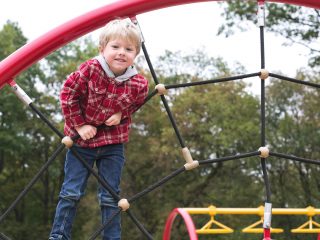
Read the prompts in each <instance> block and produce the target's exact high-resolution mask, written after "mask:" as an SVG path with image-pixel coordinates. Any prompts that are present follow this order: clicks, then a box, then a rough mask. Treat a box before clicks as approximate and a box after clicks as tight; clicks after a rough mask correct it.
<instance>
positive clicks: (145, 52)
mask: <svg viewBox="0 0 320 240" xmlns="http://www.w3.org/2000/svg"><path fill="white" fill-rule="evenodd" d="M141 45H142V51H143V53H144V56H145V58H146V60H147V63H148V67H149V69H150V72H151V75H152V78H153V80H154V82H155V83H156V84H159V81H158V78H157V75H156V72H155V71H154V68H153V66H152V63H151V61H150V58H149V54H148V51H147V48H146V46H145V44H144V42H142V44H141ZM161 100H162V102H163V104H164V106H165V108H166V111H167V114H168V116H169V119H170V122H171V124H172V127H173V129H174V131H175V133H176V135H177V138H178V140H179V143H180V146H181V147H182V148H184V147H185V144H184V141H183V139H182V136H181V134H180V132H179V130H178V127H177V124H176V122H175V119H174V117H173V114H172V113H171V110H170V107H169V105H168V102H167V100H166V98H165V97H164V96H163V95H161Z"/></svg>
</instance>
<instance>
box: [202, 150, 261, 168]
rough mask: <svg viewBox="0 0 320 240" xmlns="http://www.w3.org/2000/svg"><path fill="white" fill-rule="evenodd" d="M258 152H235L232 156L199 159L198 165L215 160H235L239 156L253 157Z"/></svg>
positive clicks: (215, 161) (258, 153) (257, 154)
mask: <svg viewBox="0 0 320 240" xmlns="http://www.w3.org/2000/svg"><path fill="white" fill-rule="evenodd" d="M259 155H260V152H259V151H255V152H249V153H243V154H237V155H234V156H228V157H221V158H211V159H207V160H200V161H199V165H204V164H209V163H217V162H225V161H230V160H236V159H240V158H247V157H253V156H259Z"/></svg>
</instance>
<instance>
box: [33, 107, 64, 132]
mask: <svg viewBox="0 0 320 240" xmlns="http://www.w3.org/2000/svg"><path fill="white" fill-rule="evenodd" d="M29 107H30V108H31V109H32V110H33V111H34V112H35V113H36V114H37V115H38V116H39V117H40V118H41V119H42V120H43V121H44V122H45V123H46V124H47V125H48V126H49V127H50V128H51V129H52V130H53V131H54V132H55V133H56V134H57V135H58V136H59V137H60V138H63V137H64V135H63V134H62V133H61V132H60V131H59V130H58V129H57V128H56V127H55V126H54V125H53V124H52V123H51V122H50V121H49V120H48V119H47V118H46V117H45V116H44V115H43V114H42V113H41V112H40V110H39V109H37V108H36V106H34V104H33V103H30V104H29Z"/></svg>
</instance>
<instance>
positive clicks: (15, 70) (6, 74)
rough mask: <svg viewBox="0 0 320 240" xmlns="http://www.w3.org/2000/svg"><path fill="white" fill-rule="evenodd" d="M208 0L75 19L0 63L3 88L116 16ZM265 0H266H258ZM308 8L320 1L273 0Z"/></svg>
mask: <svg viewBox="0 0 320 240" xmlns="http://www.w3.org/2000/svg"><path fill="white" fill-rule="evenodd" d="M206 1H209V0H183V1H182V0H159V1H150V0H119V1H118V2H114V3H111V4H108V5H106V6H104V7H101V8H98V9H95V10H93V11H90V12H88V13H86V14H84V15H81V16H79V17H77V18H74V19H73V20H71V21H68V22H66V23H65V24H62V25H61V26H59V27H57V28H54V29H53V30H51V31H49V32H47V33H46V34H44V35H42V36H41V37H39V38H37V39H36V40H34V41H32V42H30V43H28V44H26V45H25V46H23V47H21V48H20V49H18V50H17V51H15V52H14V53H12V54H11V55H10V56H8V57H7V58H5V59H4V60H3V61H1V62H0V88H1V87H2V86H3V85H4V84H6V83H9V82H10V81H11V80H12V79H13V78H14V77H15V76H17V75H18V74H20V73H21V72H22V71H23V70H25V69H27V68H28V67H30V66H31V65H32V64H33V63H35V62H37V61H39V60H40V59H42V58H44V57H46V56H47V55H49V54H50V53H51V52H53V51H54V50H56V49H58V48H60V47H62V46H64V45H65V44H67V43H69V42H71V41H73V40H75V39H77V38H79V37H81V36H83V35H85V34H86V33H89V32H91V31H94V30H95V29H97V28H99V27H102V26H104V25H105V24H106V23H107V22H109V21H110V20H112V19H114V18H117V17H132V16H136V15H138V14H141V13H145V12H149V11H152V10H157V9H161V8H166V7H171V6H175V5H182V4H189V3H196V2H206ZM259 1H260V2H263V0H259ZM271 1H272V2H282V3H289V4H296V5H303V6H307V7H313V8H320V1H319V0H271Z"/></svg>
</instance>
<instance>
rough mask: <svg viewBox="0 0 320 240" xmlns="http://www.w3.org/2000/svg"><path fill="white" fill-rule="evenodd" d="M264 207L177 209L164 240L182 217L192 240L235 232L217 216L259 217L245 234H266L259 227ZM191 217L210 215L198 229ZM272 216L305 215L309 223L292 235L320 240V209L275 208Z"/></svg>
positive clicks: (174, 211) (276, 229) (170, 217)
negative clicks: (297, 234) (298, 234)
mask: <svg viewBox="0 0 320 240" xmlns="http://www.w3.org/2000/svg"><path fill="white" fill-rule="evenodd" d="M264 212H265V210H264V206H260V207H258V208H216V207H215V206H209V207H208V208H176V209H174V210H173V211H172V212H171V213H170V214H169V216H168V218H167V221H166V225H165V229H164V233H163V240H170V235H171V228H172V225H173V223H174V220H175V218H176V217H177V216H178V215H180V216H181V217H182V219H183V221H184V223H185V225H186V228H187V231H188V235H189V238H190V240H198V236H197V235H198V234H228V233H233V232H234V230H233V229H232V228H230V227H228V226H226V225H225V224H223V223H221V222H219V221H217V220H216V219H215V217H216V216H217V215H257V216H259V217H260V220H258V221H257V222H255V223H253V224H251V225H250V226H248V227H245V228H244V229H242V232H243V233H264V228H262V227H258V226H259V225H262V224H263V216H264ZM191 215H209V217H210V219H209V221H208V222H207V223H206V224H205V225H204V226H202V227H201V228H199V229H197V228H196V227H195V224H194V222H193V220H192V218H191ZM272 215H305V216H307V217H308V221H307V222H305V223H304V224H302V225H301V226H299V227H297V228H295V229H292V230H291V232H292V233H307V234H317V233H318V238H317V240H320V234H319V233H320V224H319V223H317V222H315V221H314V220H313V217H314V216H317V215H318V216H319V215H320V209H316V208H314V207H311V206H309V207H307V208H273V209H272ZM283 231H284V230H283V229H281V228H272V227H271V228H270V233H283Z"/></svg>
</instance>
